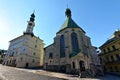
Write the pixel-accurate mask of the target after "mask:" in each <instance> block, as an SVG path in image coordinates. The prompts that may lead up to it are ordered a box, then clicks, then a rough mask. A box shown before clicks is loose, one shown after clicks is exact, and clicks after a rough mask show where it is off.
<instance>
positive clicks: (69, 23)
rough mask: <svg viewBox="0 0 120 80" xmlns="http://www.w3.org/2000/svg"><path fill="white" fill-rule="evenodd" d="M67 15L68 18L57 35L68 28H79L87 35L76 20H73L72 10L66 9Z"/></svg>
mask: <svg viewBox="0 0 120 80" xmlns="http://www.w3.org/2000/svg"><path fill="white" fill-rule="evenodd" d="M65 15H66V16H67V18H66V20H65V22H64V23H63V25H62V27H61V28H60V30H59V31H58V32H57V33H59V32H61V31H62V30H64V29H66V28H79V29H81V30H82V31H83V32H84V33H85V31H84V30H83V29H82V28H81V27H79V26H78V25H77V24H76V23H75V22H74V20H73V19H72V18H71V10H70V9H69V8H67V9H66V11H65Z"/></svg>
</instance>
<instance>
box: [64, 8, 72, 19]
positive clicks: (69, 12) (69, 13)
mask: <svg viewBox="0 0 120 80" xmlns="http://www.w3.org/2000/svg"><path fill="white" fill-rule="evenodd" d="M65 15H66V16H67V17H71V10H70V9H69V8H67V9H66V11H65Z"/></svg>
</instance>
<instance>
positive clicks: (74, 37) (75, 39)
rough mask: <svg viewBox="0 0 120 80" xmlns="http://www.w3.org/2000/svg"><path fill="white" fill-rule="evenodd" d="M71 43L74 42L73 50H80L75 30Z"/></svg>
mask: <svg viewBox="0 0 120 80" xmlns="http://www.w3.org/2000/svg"><path fill="white" fill-rule="evenodd" d="M71 44H72V51H78V50H79V45H78V39H77V34H76V33H74V32H73V33H72V34H71Z"/></svg>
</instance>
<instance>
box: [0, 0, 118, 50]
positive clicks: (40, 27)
mask: <svg viewBox="0 0 120 80" xmlns="http://www.w3.org/2000/svg"><path fill="white" fill-rule="evenodd" d="M67 4H68V7H69V8H70V9H71V11H72V18H73V20H74V21H75V22H76V23H77V24H78V25H79V26H80V27H81V28H83V29H84V30H85V31H86V35H87V36H89V37H90V38H91V42H92V45H94V46H97V47H99V46H101V45H102V44H103V43H104V42H105V41H106V40H107V39H108V38H109V37H110V36H111V35H112V34H113V33H114V31H115V30H116V29H120V0H12V1H11V0H0V37H1V39H0V49H8V46H9V41H10V40H12V39H14V38H16V37H18V36H20V35H22V34H23V32H24V31H25V30H26V27H27V21H28V20H29V18H30V15H31V14H32V12H33V11H34V10H35V15H36V18H35V28H34V33H35V35H36V36H39V37H40V38H41V39H42V40H44V43H45V44H46V45H45V46H47V45H49V44H51V43H53V38H54V37H55V35H56V32H57V31H58V30H59V29H60V27H61V26H62V24H63V23H64V21H65V19H66V17H65V9H66V8H67Z"/></svg>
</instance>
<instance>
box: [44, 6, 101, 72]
mask: <svg viewBox="0 0 120 80" xmlns="http://www.w3.org/2000/svg"><path fill="white" fill-rule="evenodd" d="M65 15H66V20H65V22H64V23H63V25H62V27H61V28H60V30H58V32H57V33H56V36H55V38H54V42H53V43H52V44H51V45H49V46H47V47H45V48H44V51H45V54H44V69H46V70H51V71H59V72H66V73H71V72H78V71H81V72H82V71H86V70H90V69H91V64H92V63H93V61H92V59H91V56H92V54H94V53H93V52H96V51H95V48H94V47H93V46H92V45H91V41H90V37H88V36H86V32H85V31H84V30H83V29H82V28H81V27H80V26H79V25H77V24H76V23H75V22H74V20H73V19H72V14H71V10H70V9H69V8H67V9H66V11H65ZM94 57H95V56H94ZM94 61H95V60H94ZM94 63H95V62H94ZM96 64H97V62H96ZM98 64H99V63H98Z"/></svg>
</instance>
